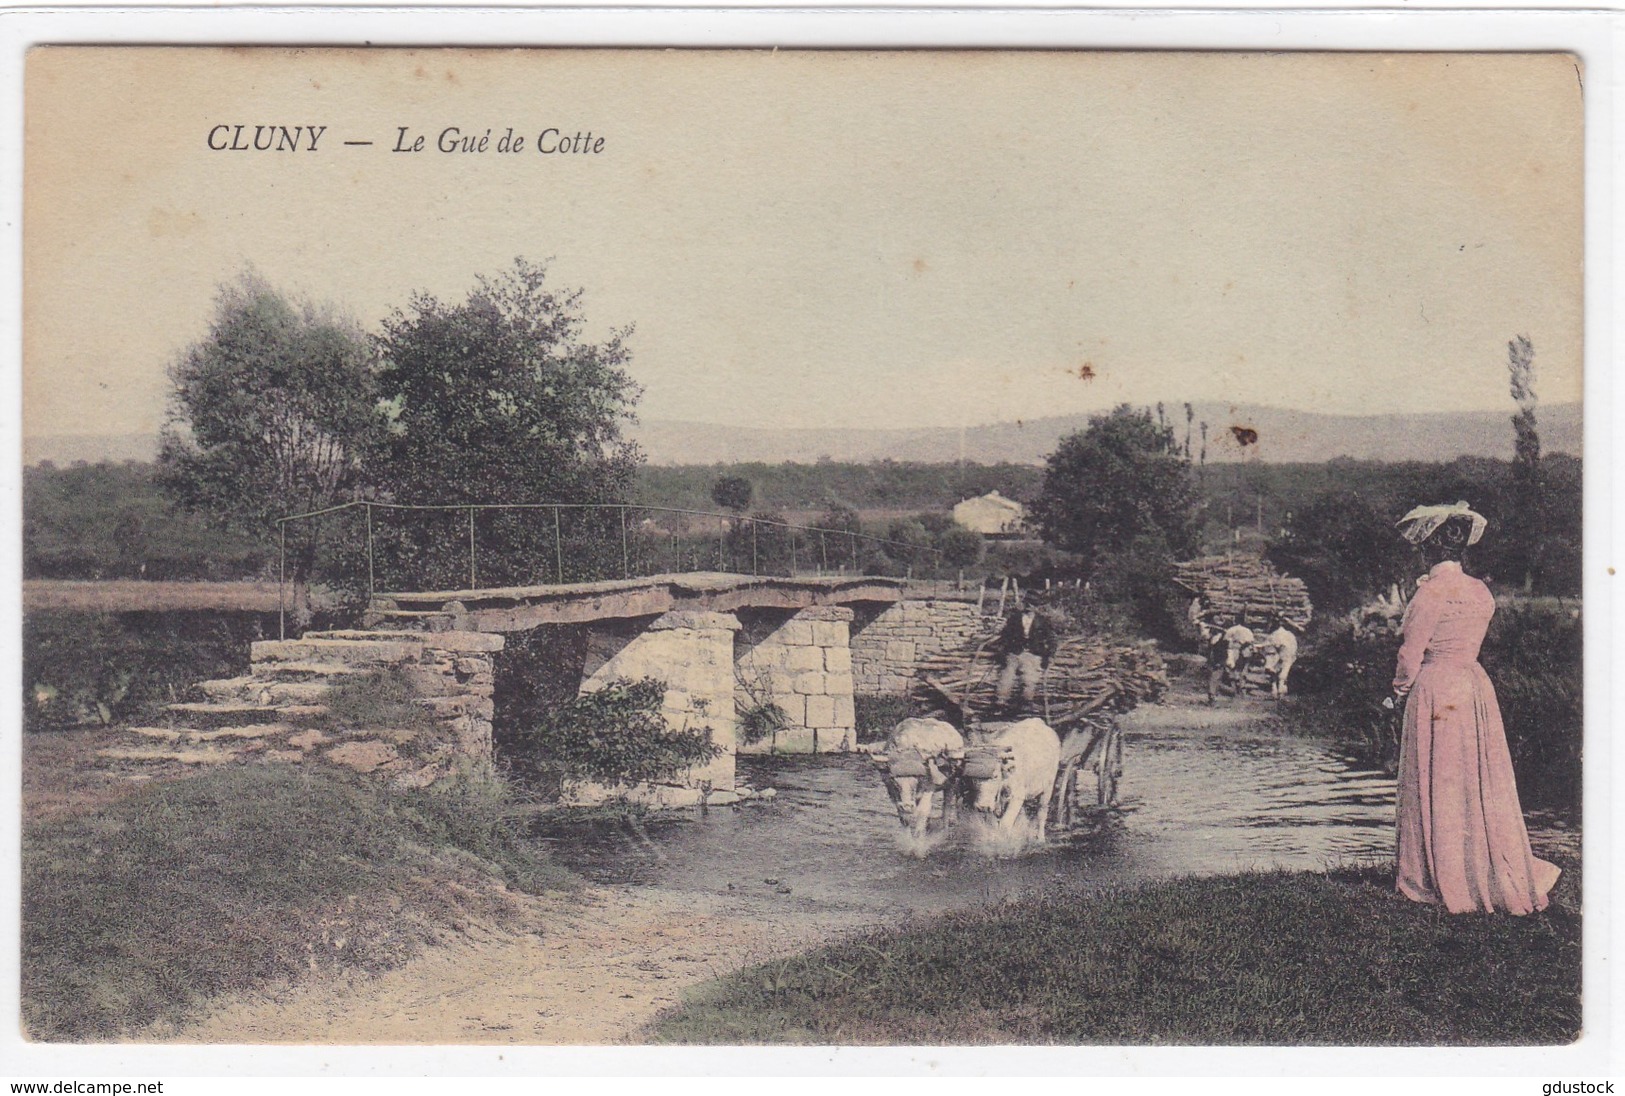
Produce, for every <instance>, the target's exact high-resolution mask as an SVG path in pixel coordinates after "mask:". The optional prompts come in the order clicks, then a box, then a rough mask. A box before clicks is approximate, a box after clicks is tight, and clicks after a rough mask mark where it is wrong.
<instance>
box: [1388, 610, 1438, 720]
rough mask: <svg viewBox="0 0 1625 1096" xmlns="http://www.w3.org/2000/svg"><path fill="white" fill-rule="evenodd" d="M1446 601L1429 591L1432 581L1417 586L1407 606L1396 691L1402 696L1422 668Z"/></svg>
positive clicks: (1395, 683)
mask: <svg viewBox="0 0 1625 1096" xmlns="http://www.w3.org/2000/svg"><path fill="white" fill-rule="evenodd" d="M1443 609H1444V603H1443V601H1442V600H1441V599H1440V598H1439V596H1438V595H1437V594H1430V593H1429V592H1428V584H1427V583H1425V582H1424V583H1423V584H1422V585H1421V586H1420V587H1418V588H1417V591H1416V593H1415V595H1414V596H1413V597H1412V598H1411V601H1410V604H1409V605H1407V606H1405V623H1404V626H1403V627H1404V630H1405V642H1404V643H1403V644H1402V645H1401V646H1400V648H1399V665H1398V666H1397V667H1396V668H1395V669H1394V692H1396V693H1398V694H1399V695H1401V696H1404V695H1405V694H1406V693H1408V692H1410V691H1411V685H1412V684H1414V683H1415V681H1416V672H1417V671H1418V670H1420V669H1421V668H1422V655H1423V653H1424V652H1426V651H1427V649H1428V642H1429V641H1430V640H1431V639H1432V638H1433V628H1434V625H1436V624H1438V623H1439V614H1440V613H1441V612H1442V611H1443Z"/></svg>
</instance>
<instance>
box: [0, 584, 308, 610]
mask: <svg viewBox="0 0 1625 1096" xmlns="http://www.w3.org/2000/svg"><path fill="white" fill-rule="evenodd" d="M277 596H278V595H277V584H276V583H274V582H146V581H143V580H141V579H112V580H108V581H104V582H94V581H70V580H66V579H29V580H27V581H26V582H24V583H23V610H24V611H25V612H30V613H49V612H81V613H137V612H140V613H151V612H169V611H176V610H199V609H215V610H223V611H227V612H251V613H274V612H276V611H277V606H278V600H277ZM285 596H286V595H285Z"/></svg>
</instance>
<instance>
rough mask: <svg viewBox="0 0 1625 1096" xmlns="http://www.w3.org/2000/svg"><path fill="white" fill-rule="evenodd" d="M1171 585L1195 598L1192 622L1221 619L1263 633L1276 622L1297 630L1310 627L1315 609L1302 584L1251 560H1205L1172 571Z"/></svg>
mask: <svg viewBox="0 0 1625 1096" xmlns="http://www.w3.org/2000/svg"><path fill="white" fill-rule="evenodd" d="M1174 581H1175V582H1177V583H1179V585H1181V586H1183V587H1184V588H1185V589H1187V590H1189V591H1190V592H1191V593H1193V594H1195V595H1196V600H1195V602H1193V603H1192V605H1191V619H1192V623H1207V624H1216V623H1218V622H1219V620H1220V619H1221V618H1224V619H1227V620H1228V621H1230V622H1231V623H1241V624H1245V625H1247V626H1248V627H1249V628H1267V627H1269V626H1270V623H1271V620H1272V618H1275V617H1279V618H1280V619H1281V620H1282V621H1284V622H1285V623H1286V624H1288V625H1290V626H1291V627H1292V628H1294V629H1296V630H1297V631H1300V632H1301V631H1303V630H1304V629H1305V628H1307V627H1309V618H1310V616H1311V615H1313V613H1314V606H1312V605H1311V604H1310V603H1309V590H1308V588H1307V587H1305V586H1304V584H1303V580H1302V579H1296V578H1292V577H1291V576H1290V575H1283V574H1281V573H1280V572H1279V571H1277V570H1276V569H1275V568H1273V567H1271V566H1270V565H1269V564H1268V563H1265V562H1264V561H1263V560H1261V559H1258V558H1257V557H1255V556H1207V557H1205V558H1203V559H1195V560H1191V561H1190V562H1189V563H1180V564H1177V565H1175V567H1174Z"/></svg>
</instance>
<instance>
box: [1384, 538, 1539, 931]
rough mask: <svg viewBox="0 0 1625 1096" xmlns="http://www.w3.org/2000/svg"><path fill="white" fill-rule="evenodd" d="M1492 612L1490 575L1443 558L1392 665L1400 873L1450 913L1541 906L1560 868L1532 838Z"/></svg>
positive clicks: (1408, 613)
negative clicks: (1492, 647)
mask: <svg viewBox="0 0 1625 1096" xmlns="http://www.w3.org/2000/svg"><path fill="white" fill-rule="evenodd" d="M1494 614H1495V598H1494V597H1493V596H1492V595H1491V594H1490V591H1489V587H1487V586H1485V585H1484V584H1483V583H1482V582H1480V581H1479V580H1478V579H1476V578H1473V577H1471V576H1470V575H1467V574H1464V573H1463V572H1462V569H1461V564H1459V563H1454V562H1445V563H1441V564H1439V565H1438V566H1436V567H1434V568H1433V570H1432V571H1430V572H1428V574H1427V577H1426V578H1424V579H1422V580H1421V583H1420V585H1419V586H1418V588H1417V591H1416V596H1415V597H1413V598H1412V599H1411V603H1410V605H1409V606H1408V607H1407V608H1406V610H1405V642H1404V645H1403V646H1402V647H1401V648H1400V651H1399V667H1398V669H1397V671H1396V672H1395V674H1394V689H1395V691H1396V692H1400V693H1405V694H1407V700H1406V704H1405V731H1404V736H1403V738H1402V739H1401V741H1400V753H1399V794H1398V806H1397V812H1396V813H1397V822H1398V860H1399V871H1398V878H1397V885H1398V887H1399V891H1400V893H1402V894H1404V895H1405V896H1406V897H1407V898H1411V899H1414V900H1415V901H1418V902H1430V903H1434V904H1442V905H1443V906H1444V907H1445V909H1447V910H1449V911H1450V912H1451V913H1469V912H1472V911H1474V910H1482V911H1484V912H1486V913H1487V912H1491V911H1493V910H1505V911H1507V912H1508V913H1515V914H1526V913H1533V912H1535V911H1536V910H1543V909H1545V908H1546V901H1547V894H1548V892H1549V891H1550V890H1551V889H1552V886H1553V884H1555V883H1556V882H1557V876H1558V874H1559V869H1558V867H1557V865H1555V864H1548V863H1547V862H1546V861H1544V860H1537V859H1535V857H1534V854H1533V853H1531V852H1530V850H1529V834H1528V831H1527V830H1525V828H1524V822H1523V810H1522V808H1521V807H1520V806H1519V805H1518V789H1517V786H1516V784H1515V783H1514V781H1513V776H1512V755H1511V754H1510V753H1509V752H1508V750H1507V740H1506V730H1505V728H1504V727H1503V726H1502V724H1501V709H1500V706H1499V705H1498V704H1497V703H1496V700H1495V687H1494V686H1493V685H1491V684H1490V679H1489V675H1488V674H1486V673H1485V672H1484V667H1482V666H1480V665H1479V664H1478V649H1479V647H1480V645H1482V644H1483V642H1484V633H1485V632H1486V631H1488V630H1489V626H1490V617H1491V616H1493V615H1494Z"/></svg>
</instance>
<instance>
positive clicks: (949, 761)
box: [876, 636, 1167, 830]
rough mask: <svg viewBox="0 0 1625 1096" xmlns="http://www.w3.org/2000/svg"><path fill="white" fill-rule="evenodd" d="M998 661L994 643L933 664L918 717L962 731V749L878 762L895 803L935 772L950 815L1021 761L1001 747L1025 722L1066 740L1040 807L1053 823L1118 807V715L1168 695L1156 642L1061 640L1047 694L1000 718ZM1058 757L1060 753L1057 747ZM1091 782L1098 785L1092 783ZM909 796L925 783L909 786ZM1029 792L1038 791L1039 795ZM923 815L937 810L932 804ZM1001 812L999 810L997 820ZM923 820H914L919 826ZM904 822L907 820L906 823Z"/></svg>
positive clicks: (924, 677)
mask: <svg viewBox="0 0 1625 1096" xmlns="http://www.w3.org/2000/svg"><path fill="white" fill-rule="evenodd" d="M999 670H1000V660H999V657H998V655H997V654H996V653H995V652H994V650H993V649H992V640H991V639H988V640H985V641H983V642H982V643H980V644H978V645H976V646H974V647H973V648H971V649H970V650H968V651H960V652H957V653H949V654H944V655H940V656H937V657H934V658H931V659H928V660H926V661H925V662H924V663H922V665H921V666H920V668H919V670H918V672H917V674H916V677H915V683H914V687H913V689H912V691H911V700H912V701H913V706H914V707H915V709H916V710H918V711H923V712H929V713H933V714H934V715H935V716H936V718H937V719H940V720H942V721H944V723H946V724H949V725H953V726H956V727H958V728H961V729H963V731H964V737H963V739H962V745H957V746H955V745H953V744H951V743H950V744H949V745H946V746H944V747H943V748H941V749H939V750H938V752H937V754H936V755H935V757H934V758H930V759H928V758H925V757H924V756H922V755H921V753H920V752H919V751H917V750H914V749H897V750H893V751H891V754H890V755H889V756H882V757H877V758H876V760H877V762H879V763H880V764H881V765H882V767H883V768H885V769H887V772H888V776H887V780H888V788H889V789H892V790H893V798H894V800H895V799H896V798H897V793H896V791H895V788H896V786H897V780H896V775H895V774H894V773H893V770H895V772H896V773H907V774H914V773H916V771H920V772H921V773H922V775H923V774H924V773H925V772H930V773H933V774H934V775H935V777H936V779H937V783H936V786H937V787H938V789H939V790H940V791H941V793H942V798H943V812H944V817H945V818H946V817H948V816H949V815H950V814H951V812H952V811H953V810H954V807H955V802H956V800H957V799H958V798H959V796H960V793H961V789H962V786H963V787H967V788H974V787H975V785H976V784H977V782H979V781H984V780H986V779H989V778H990V777H992V776H994V775H996V774H997V773H998V772H1000V771H1001V770H1005V771H1008V770H1009V769H1011V768H1012V767H1013V766H1014V765H1015V764H1016V762H1017V761H1018V760H1019V759H1018V758H1016V757H1014V756H1013V755H1014V754H1015V753H1016V752H1017V751H1016V749H1015V748H1013V747H1012V746H1010V745H1006V744H1003V743H1002V738H1003V736H1004V734H1005V733H1006V732H1007V730H1008V729H1009V728H1012V727H1014V726H1017V725H1019V723H1020V721H1021V720H1023V719H1031V718H1036V719H1040V720H1042V721H1043V723H1044V724H1046V725H1047V726H1048V727H1049V728H1050V729H1051V730H1052V731H1053V732H1054V734H1055V735H1057V736H1059V739H1060V743H1059V755H1058V757H1055V758H1054V761H1053V762H1047V763H1046V764H1053V766H1054V767H1053V769H1048V770H1046V771H1050V772H1053V773H1054V778H1053V786H1050V787H1045V788H1044V789H1043V794H1042V796H1041V800H1040V801H1041V802H1042V804H1043V805H1044V807H1046V808H1047V811H1048V814H1047V818H1044V819H1040V820H1039V822H1040V826H1041V827H1042V826H1043V825H1044V824H1045V823H1049V824H1052V825H1054V826H1056V827H1058V828H1060V829H1062V830H1066V829H1071V828H1073V827H1074V826H1076V825H1078V824H1079V823H1080V822H1081V821H1082V820H1083V819H1085V818H1088V817H1092V816H1094V815H1095V814H1096V813H1097V812H1099V811H1101V810H1106V809H1110V808H1112V807H1115V806H1116V805H1117V802H1118V788H1119V784H1120V781H1121V779H1122V776H1123V734H1122V730H1121V729H1120V728H1119V727H1118V724H1117V716H1118V715H1119V714H1120V713H1122V712H1125V711H1128V710H1130V709H1132V708H1134V707H1135V706H1137V705H1138V704H1140V703H1142V702H1144V701H1149V700H1155V699H1156V698H1158V697H1159V696H1161V695H1162V693H1163V692H1164V691H1165V690H1166V688H1167V675H1166V673H1165V671H1164V669H1163V664H1162V658H1161V656H1160V655H1159V654H1158V653H1157V651H1156V649H1155V648H1154V647H1152V646H1151V645H1149V644H1141V645H1125V644H1108V643H1104V642H1102V641H1100V640H1097V639H1093V638H1090V637H1085V636H1071V637H1067V638H1066V639H1063V640H1062V641H1061V642H1060V643H1059V645H1058V646H1057V649H1056V651H1055V653H1054V655H1053V656H1052V657H1051V659H1050V661H1049V665H1048V666H1047V667H1046V668H1045V669H1044V671H1043V675H1042V678H1041V680H1040V684H1039V688H1038V690H1037V692H1036V694H1035V696H1034V697H1033V699H1032V700H1031V702H1030V704H1029V708H1028V710H1026V711H1023V712H1016V713H1010V712H1007V711H1003V710H1001V707H1000V705H999V703H998V697H997V685H996V681H997V677H998V674H999ZM1051 749H1053V747H1051ZM1084 774H1089V775H1090V776H1091V777H1092V779H1090V780H1085V779H1084ZM909 787H910V788H918V787H922V785H909ZM1025 790H1026V791H1030V792H1034V793H1035V794H1036V793H1037V789H1035V788H1027V789H1025ZM924 809H925V810H927V811H929V809H930V807H929V806H928V805H926V806H925V807H924ZM996 813H998V812H996ZM919 821H920V820H918V819H916V824H918V823H919ZM905 822H907V820H906V819H905Z"/></svg>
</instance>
